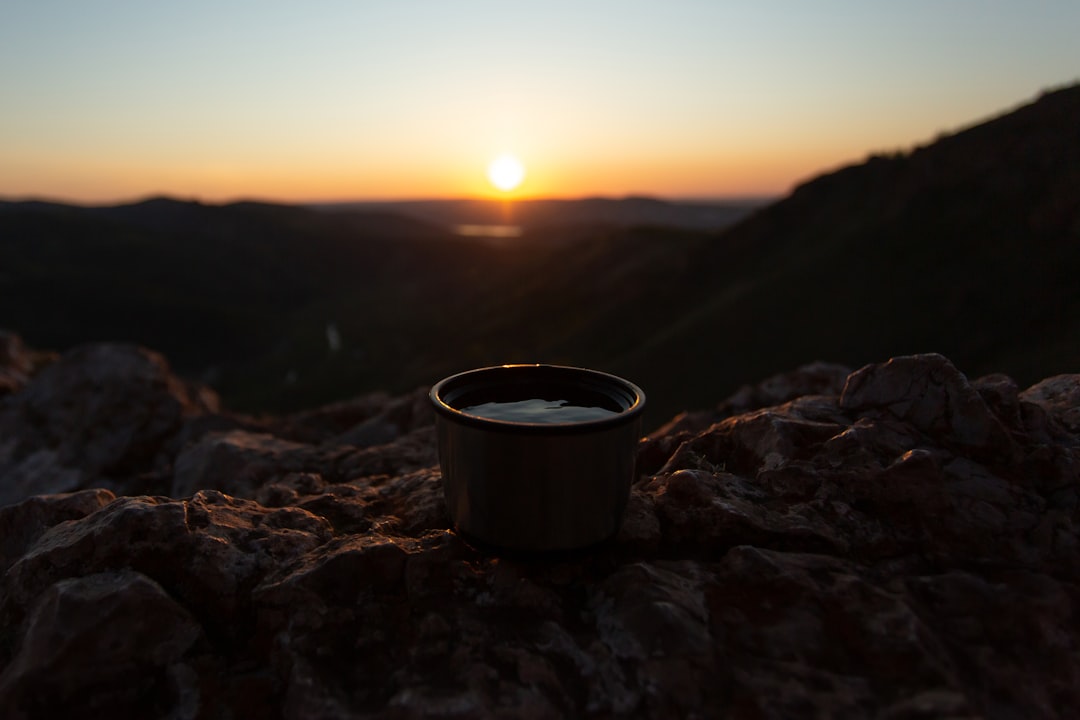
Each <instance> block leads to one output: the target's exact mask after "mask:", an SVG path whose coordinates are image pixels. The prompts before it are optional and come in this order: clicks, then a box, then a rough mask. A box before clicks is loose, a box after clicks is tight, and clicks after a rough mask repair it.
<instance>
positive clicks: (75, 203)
mask: <svg viewBox="0 0 1080 720" xmlns="http://www.w3.org/2000/svg"><path fill="white" fill-rule="evenodd" d="M787 195H790V191H788V192H784V193H771V194H770V193H738V194H727V195H697V194H694V195H662V194H650V193H637V192H634V193H625V194H603V193H592V194H583V195H538V196H532V197H499V196H496V195H454V196H444V197H431V196H427V197H425V196H417V197H395V198H364V197H357V198H351V199H317V200H286V199H280V198H266V197H258V196H245V195H238V196H235V197H230V198H227V199H206V198H203V197H200V196H185V195H181V194H174V193H155V192H150V193H146V194H141V195H136V196H133V197H128V198H119V199H115V200H72V199H65V198H60V197H57V196H49V195H38V194H28V195H15V196H0V203H9V204H21V203H41V204H47V205H67V206H71V207H82V208H109V207H124V206H129V205H139V204H141V203H147V202H153V201H155V200H168V201H172V202H178V203H190V204H196V205H208V206H218V207H225V206H228V205H242V204H245V203H253V204H262V205H282V206H292V207H320V206H335V205H338V206H347V205H357V206H360V205H366V206H387V205H409V204H431V203H455V202H479V203H511V204H523V203H536V202H586V201H593V200H606V201H616V202H617V201H628V200H644V201H658V202H667V203H675V204H723V203H767V202H771V201H774V200H778V199H780V198H783V197H786V196H787Z"/></svg>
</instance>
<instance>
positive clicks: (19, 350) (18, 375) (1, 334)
mask: <svg viewBox="0 0 1080 720" xmlns="http://www.w3.org/2000/svg"><path fill="white" fill-rule="evenodd" d="M35 365H36V363H35V359H34V356H33V354H32V353H31V352H30V351H29V350H27V348H26V346H25V345H23V341H22V338H21V337H19V336H18V335H16V334H14V333H11V332H7V331H6V330H0V396H3V395H7V394H9V393H13V392H18V391H19V390H21V389H22V388H23V386H25V385H26V382H27V381H28V380H29V379H30V375H31V374H33V372H34V369H35Z"/></svg>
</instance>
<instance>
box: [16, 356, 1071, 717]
mask: <svg viewBox="0 0 1080 720" xmlns="http://www.w3.org/2000/svg"><path fill="white" fill-rule="evenodd" d="M141 357H144V358H145V357H146V356H141ZM129 360H130V357H129ZM140 362H141V361H140ZM140 362H135V365H136V366H137V367H143V368H144V370H145V365H141V364H140ZM55 367H58V368H59V369H58V370H55V371H53V373H54V377H53V379H51V380H49V382H50V383H53V384H55V385H62V384H63V383H64V382H67V381H65V380H64V379H63V378H62V377H60V376H59V375H56V374H55V373H61V372H74V373H76V374H79V373H81V372H83V370H81V369H80V364H79V363H73V362H72V361H71V360H70V359H68V358H65V360H63V361H61V362H60V363H58V364H57V366H55ZM64 368H68V369H67V370H64ZM43 374H44V373H42V374H39V376H38V377H39V378H40V377H41V375H43ZM783 377H784V376H777V377H775V378H771V379H770V380H769V381H767V383H766V385H765V386H762V387H759V388H755V389H744V390H742V391H740V393H739V394H738V395H737V396H736V397H735V398H733V399H731V400H729V401H727V402H725V403H722V404H721V405H720V406H719V409H717V410H713V411H705V412H695V413H690V414H688V415H685V416H682V417H681V418H678V419H676V420H675V421H673V422H672V423H670V424H669V425H668V426H666V427H665V428H662V429H661V430H659V431H657V432H655V433H653V434H652V435H650V437H649V438H648V439H646V440H644V441H643V443H642V444H641V453H640V457H641V462H640V469H641V477H640V478H639V479H638V481H637V482H636V483H635V485H634V487H633V489H632V493H631V497H630V501H629V504H628V508H627V515H626V519H625V521H624V524H623V527H622V529H621V531H620V533H619V535H618V537H617V538H616V539H614V540H613V541H611V542H609V543H607V544H605V545H603V546H601V547H598V548H594V549H591V550H588V551H584V552H580V553H576V554H570V555H565V554H564V555H559V556H552V557H530V556H516V555H511V556H500V555H499V554H496V553H491V552H488V551H481V550H478V549H476V548H473V547H471V546H470V545H469V544H467V543H465V542H464V541H463V540H462V539H461V538H459V537H458V536H457V535H456V534H454V532H453V531H452V530H451V529H450V527H449V524H448V520H447V517H446V513H445V510H444V508H443V504H442V497H441V479H440V475H439V471H438V466H437V458H436V455H435V450H434V445H435V438H434V432H433V429H432V427H431V426H430V418H429V417H428V416H427V413H426V410H425V409H424V408H423V407H422V403H421V400H422V399H423V393H421V392H417V393H413V394H411V395H409V396H406V397H404V398H397V399H393V398H385V397H378V396H368V397H366V398H361V399H358V400H356V401H354V402H347V403H341V404H339V405H337V406H333V407H332V408H330V409H327V410H326V411H325V412H320V411H312V412H310V413H306V414H301V415H298V416H292V417H291V418H285V419H265V420H260V421H255V420H251V419H244V418H240V417H238V416H230V415H227V414H222V413H220V412H214V411H213V410H212V409H211V408H209V407H207V406H203V409H202V410H201V411H200V412H201V413H202V414H199V415H196V416H192V417H187V418H186V419H183V420H177V411H176V407H177V406H176V404H175V403H170V402H164V403H161V404H159V405H157V406H156V407H157V408H158V410H157V411H155V412H160V413H161V414H162V418H166V419H167V418H173V419H172V420H169V421H168V422H165V420H164V419H162V418H157V416H156V415H154V418H157V419H154V420H153V421H152V422H148V427H150V428H160V427H168V428H169V429H168V430H167V431H164V430H163V431H160V432H158V431H154V432H152V433H150V434H149V437H150V438H151V439H148V440H146V441H145V442H146V443H149V444H152V445H153V446H154V447H155V452H154V454H153V456H152V457H147V456H145V455H140V454H139V453H137V452H135V451H134V450H131V448H132V447H134V446H139V445H138V443H136V444H135V445H132V443H131V442H127V444H125V442H123V441H122V438H123V437H130V433H128V434H126V435H125V433H127V432H128V431H127V430H125V429H124V428H126V427H128V426H129V425H130V422H129V421H125V422H123V423H119V422H117V423H113V424H112V425H110V424H109V422H108V416H109V414H110V412H112V411H111V410H110V406H109V404H108V402H109V401H107V400H99V402H98V404H96V405H95V404H93V403H91V404H90V405H89V409H90V410H93V412H94V413H96V414H95V417H97V418H98V421H99V425H100V426H101V427H100V428H98V429H97V430H96V431H95V432H96V433H97V434H94V433H91V432H90V431H89V430H86V429H83V430H81V431H80V432H82V435H78V436H79V437H83V438H84V439H86V438H91V439H98V440H103V444H104V447H105V448H106V449H107V448H129V449H128V450H124V451H122V452H121V451H119V450H113V451H111V452H112V453H113V454H112V455H110V457H116V456H119V457H121V458H128V460H125V461H124V462H129V461H130V467H131V468H132V470H131V473H132V474H134V473H136V472H138V473H142V474H143V475H145V474H147V473H149V474H150V475H153V476H154V477H155V478H158V480H157V481H159V482H160V481H162V480H161V479H162V478H164V482H165V484H164V485H163V487H166V488H169V487H170V483H171V489H172V491H173V493H174V494H175V495H176V496H177V497H175V498H165V497H152V496H144V495H137V494H132V493H131V492H130V491H132V490H136V489H138V488H140V487H143V486H145V484H146V481H145V480H144V481H139V482H136V481H134V480H131V481H126V484H125V483H123V482H114V484H113V490H112V491H109V490H82V491H78V492H74V493H71V494H54V495H47V496H36V497H31V498H29V499H23V500H22V501H21V502H19V503H18V504H12V505H8V506H6V507H0V552H2V557H0V559H2V561H3V562H2V563H0V569H2V570H3V575H2V577H0V711H2V713H3V714H5V716H11V717H36V716H48V715H63V714H76V713H86V712H90V713H91V714H94V713H96V714H99V715H110V714H111V715H117V714H119V715H150V716H154V715H160V716H166V715H170V714H171V716H172V717H228V716H234V717H235V716H250V715H252V714H253V713H254V714H258V715H259V716H260V717H285V718H301V717H335V718H352V717H356V718H359V717H373V716H375V717H380V716H390V717H403V718H410V717H417V718H421V717H427V718H431V717H492V716H501V717H566V716H575V717H654V718H667V717H724V716H734V717H776V718H786V717H798V716H829V717H832V716H849V717H867V716H881V717H890V718H909V717H941V716H953V717H963V716H989V717H1062V718H1065V717H1070V716H1071V714H1072V710H1073V709H1074V708H1075V707H1077V706H1078V705H1080V660H1077V658H1078V657H1080V630H1078V629H1077V624H1076V614H1077V609H1078V608H1080V546H1078V539H1080V537H1078V536H1080V527H1078V522H1080V435H1078V433H1077V426H1076V424H1075V422H1074V418H1075V417H1076V413H1077V412H1078V411H1080V376H1060V377H1058V378H1051V379H1050V380H1047V381H1044V382H1043V383H1040V384H1038V385H1036V386H1034V387H1032V388H1030V389H1028V390H1024V391H1021V390H1020V389H1019V388H1018V387H1017V386H1016V383H1014V382H1013V381H1012V380H1011V379H1009V378H1007V377H1005V376H1000V375H997V376H986V377H983V378H979V379H977V380H975V381H968V380H967V378H966V377H965V376H964V375H963V374H962V373H961V372H959V370H957V369H956V368H955V367H954V366H953V365H952V364H951V363H950V362H949V361H948V360H947V359H945V358H943V357H941V356H938V355H918V356H910V357H903V358H895V359H893V360H892V361H890V362H887V363H883V364H879V365H870V366H867V367H865V368H862V369H860V370H857V371H855V372H854V373H849V374H847V375H846V376H845V377H844V378H839V370H838V369H837V368H836V367H835V366H825V365H813V366H808V367H807V368H802V369H800V370H798V371H796V373H794V374H791V375H790V377H788V379H787V380H783V379H782V378H783ZM139 378H140V376H139V375H138V374H136V378H135V379H134V380H133V382H134V383H135V384H136V385H138V384H139V383H140V382H143V380H140V379H139ZM800 378H801V379H800ZM36 382H38V378H35V379H34V380H32V381H31V383H30V384H29V385H28V386H27V387H26V388H24V389H23V390H22V391H21V392H19V393H16V394H14V395H11V396H9V397H8V398H7V400H5V401H4V402H5V405H4V408H5V410H4V411H3V412H5V413H10V412H12V408H15V409H16V410H15V411H17V412H23V409H24V408H26V407H28V406H27V404H26V403H27V402H28V401H27V399H26V398H25V397H23V396H25V395H26V394H27V393H30V391H31V388H32V386H33V385H34V384H35V383H36ZM110 383H113V384H114V389H113V390H111V391H110V394H109V395H108V397H113V398H125V397H130V396H131V395H130V394H128V393H129V392H130V393H134V392H135V391H134V390H131V391H124V390H122V389H121V388H119V387H116V386H119V385H121V384H122V383H123V380H122V378H121V376H120V374H119V373H118V374H117V375H115V376H113V377H112V379H111V380H110ZM164 387H171V385H170V383H169V382H168V381H166V383H165V386H164ZM800 389H801V391H799V390H800ZM165 394H166V395H168V396H170V397H173V398H174V399H175V397H176V396H174V395H171V394H170V393H165ZM136 396H137V397H142V395H138V394H136ZM34 397H37V398H38V399H36V400H35V401H34V403H35V404H34V405H33V407H36V408H39V414H38V421H37V422H38V424H37V425H36V426H35V428H36V429H35V430H34V434H23V435H19V436H18V437H19V443H20V444H19V446H18V452H19V453H21V455H20V456H19V457H20V458H23V459H25V458H26V457H30V456H32V455H33V453H42V452H51V453H54V455H55V457H57V458H59V457H63V458H65V462H66V463H83V462H85V463H86V464H58V465H57V467H58V468H62V469H68V470H72V471H79V472H80V475H79V478H80V479H79V481H78V482H77V483H75V486H76V487H81V486H82V485H83V484H84V483H85V482H92V481H93V479H94V478H95V477H96V478H100V477H102V474H103V470H102V460H101V457H103V455H101V453H102V452H103V451H102V450H100V449H97V450H92V449H83V450H81V451H78V452H77V450H79V449H78V448H75V447H72V448H69V449H64V448H63V447H62V443H58V442H57V440H56V438H55V437H54V436H51V435H48V434H47V433H46V432H45V431H44V430H42V429H41V428H43V427H45V428H47V427H50V425H49V423H48V422H46V421H45V420H42V419H41V418H50V417H69V416H70V417H71V418H72V419H71V420H69V421H66V422H67V423H68V425H69V426H71V427H75V428H81V427H84V425H85V424H87V423H89V420H82V421H81V422H82V423H84V425H80V424H79V422H76V420H75V418H76V417H77V415H78V411H77V410H78V409H77V408H67V409H64V408H52V407H51V406H50V403H55V402H60V396H58V395H55V394H54V395H50V396H49V397H50V398H51V399H49V400H48V401H47V402H46V401H44V400H42V399H41V397H43V396H38V395H35V396H34ZM159 397H161V396H160V395H159ZM758 403H763V404H761V405H760V406H758ZM703 404H704V403H703ZM738 408H744V409H742V410H739V409H738ZM115 412H116V413H117V417H118V418H120V419H123V418H129V419H130V418H132V417H142V418H144V419H146V418H147V417H148V416H147V415H145V414H144V415H138V414H137V412H135V411H133V410H131V409H130V408H128V407H127V406H126V405H124V404H121V405H119V406H118V407H116V408H115ZM139 412H143V413H146V412H148V411H146V409H145V405H144V407H143V410H142V411H139ZM65 413H66V415H65ZM179 414H180V416H181V417H182V416H183V412H182V411H181V412H180V413H179ZM151 415H153V413H151ZM7 427H11V426H7ZM110 428H111V429H110ZM371 428H381V429H379V430H378V432H376V431H374V430H371ZM112 432H116V433H118V437H116V438H110V437H108V435H109V433H112ZM376 435H378V437H377V438H376ZM364 438H367V439H368V440H371V439H373V438H374V439H375V440H377V442H374V444H367V445H366V446H360V445H364V444H365V443H366V441H364V442H359V441H361V440H364ZM35 440H36V441H37V442H38V443H39V444H37V445H35V444H34V441H35ZM140 442H142V441H140ZM50 443H51V444H50ZM4 452H7V453H9V456H10V457H14V453H15V451H14V450H12V449H10V448H9V449H8V450H5V451H4ZM64 453H66V454H64ZM41 457H45V456H41ZM137 458H141V459H138V461H137V462H136V461H135V460H136V459H137ZM5 462H6V461H5ZM4 467H6V468H7V471H6V475H4V476H2V477H0V483H4V484H3V485H0V488H10V487H12V485H11V483H12V482H15V483H17V484H19V485H20V489H19V490H18V491H8V490H5V491H7V492H11V493H12V494H15V495H17V494H18V492H24V491H26V490H27V489H28V488H29V489H32V488H33V487H34V484H33V483H27V482H25V481H24V480H23V479H21V478H23V477H24V476H22V475H19V474H18V470H17V467H22V466H17V467H16V469H15V470H12V467H11V466H10V464H9V465H7V466H4ZM52 472H53V474H54V477H55V475H56V474H57V472H58V471H56V470H54V471H52ZM43 474H45V475H47V474H48V472H43ZM12 478H14V481H13V480H12ZM125 491H127V492H125ZM114 493H115V494H114ZM226 493H227V494H226Z"/></svg>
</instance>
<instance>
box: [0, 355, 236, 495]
mask: <svg viewBox="0 0 1080 720" xmlns="http://www.w3.org/2000/svg"><path fill="white" fill-rule="evenodd" d="M217 406H218V401H217V397H216V395H214V394H213V393H212V392H211V391H210V390H209V389H206V388H202V387H196V386H192V385H189V384H187V383H185V382H183V381H181V380H180V379H178V378H177V377H175V376H174V375H172V374H171V373H170V372H169V369H168V365H167V363H166V362H165V359H164V358H163V357H161V356H160V355H158V354H156V353H152V352H150V351H148V350H145V349H142V348H137V347H134V346H128V345H90V346H84V347H82V348H78V349H75V350H72V351H71V352H69V353H67V354H65V355H64V356H63V357H62V358H60V359H59V360H58V361H57V362H55V363H53V364H52V365H50V366H49V367H47V368H45V369H44V370H42V371H41V372H39V373H38V374H37V375H35V376H34V378H33V379H32V380H30V382H28V383H27V384H26V387H25V388H24V389H23V390H22V391H21V392H19V393H17V394H15V395H12V396H10V397H9V398H7V400H6V401H5V403H4V405H3V406H2V407H0V437H3V438H4V441H0V476H3V477H5V478H9V480H8V481H6V482H5V483H4V484H3V485H0V505H6V504H9V503H12V502H16V501H18V500H20V499H22V498H24V497H27V496H29V495H31V494H36V493H55V492H63V491H68V490H74V489H77V488H83V487H91V486H94V485H97V486H105V487H116V488H117V489H120V490H123V488H122V487H118V486H117V483H122V482H123V481H124V480H126V479H128V478H131V477H133V476H137V475H138V474H139V473H140V472H141V471H147V470H149V469H151V468H152V467H153V465H154V463H155V461H156V460H157V456H158V453H159V452H161V451H162V450H163V448H164V446H165V444H166V443H167V441H168V440H169V438H170V437H171V436H172V435H174V434H175V433H176V432H177V431H178V430H179V429H180V427H181V424H182V422H183V420H184V419H185V418H186V417H190V416H193V415H199V414H203V413H208V412H213V411H214V410H216V409H217Z"/></svg>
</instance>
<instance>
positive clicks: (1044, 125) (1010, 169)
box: [0, 86, 1080, 423]
mask: <svg viewBox="0 0 1080 720" xmlns="http://www.w3.org/2000/svg"><path fill="white" fill-rule="evenodd" d="M1077 128H1080V86H1076V87H1069V88H1065V89H1061V90H1058V91H1055V92H1049V93H1046V94H1044V95H1043V96H1042V97H1040V98H1039V99H1037V100H1036V101H1035V102H1033V103H1031V104H1028V105H1026V106H1023V107H1021V108H1019V109H1017V110H1015V111H1013V112H1010V113H1007V114H1004V115H1002V116H1000V117H997V118H994V119H992V120H989V121H987V122H984V123H980V124H978V125H975V126H973V127H970V128H967V129H965V130H962V131H960V132H957V133H955V134H951V135H948V136H944V137H941V138H939V139H938V140H937V141H935V142H933V143H931V144H928V145H926V146H924V147H920V148H917V149H914V150H912V151H911V152H909V153H902V154H895V155H889V156H874V157H871V158H869V159H868V160H867V161H866V162H864V163H861V164H858V165H853V166H851V167H848V168H844V169H842V170H839V171H837V172H833V173H829V174H827V175H823V176H821V177H819V178H816V179H814V180H812V181H810V182H808V183H806V184H804V185H802V186H801V187H799V188H797V189H796V190H795V191H794V192H793V193H792V194H791V195H790V196H789V197H787V198H785V199H783V200H781V201H779V202H776V203H773V204H771V205H768V206H764V207H757V208H748V207H743V208H742V210H740V211H739V212H741V213H743V215H742V216H741V219H740V220H739V221H738V222H736V223H735V224H733V225H731V226H730V227H728V228H727V229H725V230H711V231H704V230H701V229H697V228H698V226H696V225H694V223H692V222H691V223H687V222H682V223H680V222H675V221H674V220H673V221H670V222H664V221H663V217H664V214H665V213H669V212H672V213H675V214H676V215H678V214H679V213H681V212H682V210H672V207H671V206H669V204H665V203H658V202H657V201H653V200H649V199H625V200H622V201H608V200H600V199H593V200H585V201H580V202H577V203H573V202H554V201H552V202H547V203H539V202H538V203H534V204H519V205H518V206H517V209H516V210H515V212H516V213H518V214H517V215H515V216H514V218H513V222H515V223H517V224H521V225H523V226H524V228H525V232H524V234H523V235H522V236H521V237H517V238H507V239H496V240H491V239H485V238H468V237H458V236H456V235H455V234H454V232H453V229H452V228H453V226H454V224H455V223H457V222H458V220H460V219H462V218H467V220H466V221H467V222H479V223H484V222H496V223H497V222H502V221H503V220H502V219H500V218H502V217H503V216H501V215H498V214H489V215H484V214H483V213H497V212H502V210H500V209H499V207H498V204H494V205H492V204H488V205H483V204H478V205H476V206H475V207H472V208H471V209H470V207H469V206H468V204H467V203H459V204H456V205H455V204H453V203H448V204H443V205H439V204H438V203H435V204H433V205H425V204H416V205H414V206H411V207H407V206H404V205H395V206H389V207H373V206H364V207H363V208H357V207H347V208H343V207H337V208H334V209H332V211H327V210H326V209H325V208H323V209H312V208H305V207H294V206H280V205H268V204H259V203H238V204H231V205H204V204H200V203H191V202H180V201H176V200H170V199H166V198H157V199H151V200H148V201H145V202H142V203H137V204H134V205H125V206H118V207H110V208H80V207H71V206H63V205H57V204H49V203H0V327H8V328H10V329H12V330H15V331H17V332H19V333H20V334H22V335H23V337H24V338H25V339H26V340H27V341H28V342H29V343H30V344H32V345H37V346H40V347H45V348H54V349H63V348H66V347H69V346H71V345H73V344H77V343H80V342H85V341H89V340H129V341H133V342H139V343H142V344H146V345H149V346H152V347H155V348H157V349H160V350H162V351H164V352H165V353H166V354H167V355H168V356H169V358H170V359H171V360H172V361H173V362H175V363H176V366H177V369H178V370H179V371H181V372H182V373H184V374H187V375H189V376H192V377H195V378H198V379H203V380H205V381H209V382H211V383H212V384H214V385H215V387H217V388H218V389H219V390H220V391H221V392H222V393H223V395H224V396H225V399H226V402H227V403H229V404H231V405H232V406H234V407H237V408H239V409H247V410H260V409H262V410H275V411H280V410H288V409H295V408H300V407H304V406H310V405H315V404H318V403H323V402H327V401H331V400H334V399H338V398H342V397H346V396H349V395H353V394H357V393H360V392H364V391H369V390H374V389H386V390H390V391H404V390H408V389H410V388H411V387H415V386H417V385H423V384H427V383H430V382H432V381H434V380H436V379H438V378H439V377H441V376H442V375H444V374H447V373H449V372H454V371H456V370H461V369H465V368H467V367H471V366H476V365H484V364H493V363H501V362H511V361H542V362H563V363H573V364H581V365H589V366H593V367H598V368H602V369H607V370H611V371H614V372H620V373H623V374H625V375H627V376H628V377H631V378H632V379H634V380H635V381H637V382H639V383H640V384H642V385H643V386H644V387H645V388H646V391H647V392H648V393H649V395H650V402H651V405H652V408H653V410H652V412H651V413H650V419H651V421H652V422H654V423H655V422H660V421H662V420H664V419H666V418H667V417H668V416H669V415H670V414H671V413H673V412H675V411H677V410H679V409H682V408H690V407H701V406H703V405H707V404H709V403H712V402H716V401H718V400H720V399H721V398H723V397H724V396H726V394H727V393H729V392H731V391H732V390H733V389H735V388H736V387H738V386H739V385H740V384H742V383H747V382H752V381H756V380H758V379H760V378H762V377H764V376H766V375H768V374H771V373H773V372H775V371H779V370H782V369H789V368H790V367H792V366H794V365H796V364H799V363H801V362H808V361H812V360H818V359H820V360H829V361H835V362H840V363H845V364H848V365H859V364H862V363H863V362H867V361H870V360H877V359H880V358H882V357H887V356H889V355H893V354H903V353H913V352H922V351H937V352H942V353H944V354H946V355H948V356H949V357H950V358H952V359H953V360H954V362H956V363H957V365H958V366H960V367H964V368H965V369H969V370H973V371H976V372H989V371H995V370H1000V371H1003V372H1007V373H1009V374H1011V375H1013V376H1014V377H1017V378H1018V379H1019V380H1021V381H1029V380H1034V379H1036V378H1042V377H1045V376H1048V375H1052V374H1054V373H1059V372H1066V371H1073V372H1075V371H1077V370H1078V369H1080V281H1078V280H1077V278H1080V132H1078V131H1077ZM477 213H479V214H477ZM605 213H608V214H607V215H605ZM681 217H683V218H684V219H685V218H686V217H689V216H688V215H681ZM605 218H606V219H605ZM634 218H637V220H634Z"/></svg>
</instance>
